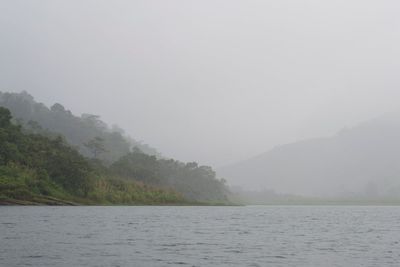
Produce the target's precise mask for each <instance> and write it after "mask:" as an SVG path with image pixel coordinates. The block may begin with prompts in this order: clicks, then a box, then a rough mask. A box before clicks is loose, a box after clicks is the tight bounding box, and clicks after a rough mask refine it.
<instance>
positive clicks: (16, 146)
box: [0, 92, 230, 205]
mask: <svg viewBox="0 0 400 267" xmlns="http://www.w3.org/2000/svg"><path fill="white" fill-rule="evenodd" d="M0 106H1V107H0V203H2V204H49V205H73V204H105V205H107V204H127V205H140V204H227V203H229V194H230V193H229V190H228V188H227V186H226V185H225V180H224V179H218V178H217V177H216V173H215V172H214V171H213V169H212V168H211V167H208V166H199V165H198V164H197V163H196V162H189V163H183V162H180V161H177V160H174V159H169V158H165V157H162V156H161V155H160V153H158V152H157V151H156V150H155V149H154V148H151V147H150V146H148V145H143V144H141V143H139V142H137V141H135V140H134V139H133V138H131V137H129V136H126V135H124V134H123V131H122V130H120V129H118V130H116V129H113V128H110V127H108V125H107V124H106V123H104V122H102V121H101V120H100V118H99V117H98V116H95V115H83V116H81V117H77V116H74V115H73V114H72V113H71V112H70V111H68V110H66V109H65V108H64V107H63V106H62V105H60V104H55V105H54V106H52V107H51V108H50V109H49V108H47V107H46V106H45V105H43V104H40V103H37V102H35V101H34V99H33V97H32V96H30V95H29V94H28V93H26V92H23V93H20V94H15V93H1V94H0ZM114 128H116V127H114Z"/></svg>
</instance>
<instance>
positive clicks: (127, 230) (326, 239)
mask: <svg viewBox="0 0 400 267" xmlns="http://www.w3.org/2000/svg"><path fill="white" fill-rule="evenodd" d="M0 266H379V267H380V266H396V267H397V266H400V208H399V207H316V206H314V207H313V206H311V207H296V206H293V207H278V206H248V207H0Z"/></svg>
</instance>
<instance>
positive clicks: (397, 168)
mask: <svg viewBox="0 0 400 267" xmlns="http://www.w3.org/2000/svg"><path fill="white" fill-rule="evenodd" d="M218 174H219V175H220V176H221V177H225V178H226V179H227V180H228V181H229V182H230V183H232V184H236V185H239V186H245V187H246V186H247V187H249V186H248V185H250V187H251V188H252V189H255V188H268V189H274V190H276V191H277V192H280V193H291V194H299V195H306V196H351V195H365V196H371V197H385V196H390V197H393V196H400V114H398V113H392V114H385V115H383V116H380V117H378V118H375V119H372V120H369V121H366V122H364V123H361V124H360V125H358V126H355V127H353V128H349V129H344V130H342V131H340V132H338V133H337V134H336V135H334V136H332V137H329V138H319V139H310V140H305V141H300V142H296V143H292V144H286V145H281V146H277V147H276V148H274V149H272V150H270V151H268V152H266V153H264V154H261V155H259V156H257V157H254V158H252V159H249V160H246V161H242V162H239V163H237V164H233V165H231V166H228V167H224V168H221V169H219V170H218Z"/></svg>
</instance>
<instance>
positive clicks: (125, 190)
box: [0, 107, 183, 204]
mask: <svg viewBox="0 0 400 267" xmlns="http://www.w3.org/2000/svg"><path fill="white" fill-rule="evenodd" d="M92 165H93V164H92V163H91V162H90V161H89V160H87V159H86V158H84V157H83V156H82V155H81V154H79V152H78V151H76V150H75V149H74V148H72V147H71V146H69V145H68V144H67V143H66V142H65V141H64V140H63V139H62V138H61V137H56V138H48V137H45V136H41V135H38V134H25V133H23V132H22V131H21V126H16V125H14V124H12V123H11V114H10V111H9V110H7V109H5V108H3V107H0V200H2V201H3V202H4V201H6V200H7V201H9V200H10V199H11V200H24V201H30V202H42V203H56V202H57V201H61V200H72V201H76V202H84V203H127V204H140V203H143V204H155V203H160V204H162V203H176V202H182V201H183V198H182V197H181V196H180V194H178V193H174V192H173V191H169V190H161V189H157V188H154V187H149V186H143V185H139V184H137V183H135V182H127V181H122V180H120V179H119V178H118V177H114V178H104V177H102V176H100V175H99V173H98V172H96V171H95V170H94V167H93V166H92ZM106 168H107V167H104V169H106ZM54 198H56V199H58V200H57V201H56V200H55V199H54Z"/></svg>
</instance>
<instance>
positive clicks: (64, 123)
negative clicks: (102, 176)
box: [0, 92, 159, 163]
mask: <svg viewBox="0 0 400 267" xmlns="http://www.w3.org/2000/svg"><path fill="white" fill-rule="evenodd" d="M0 106H2V107H5V108H7V109H9V110H10V111H11V114H12V116H13V118H14V119H15V120H16V121H17V122H18V124H21V125H22V126H23V127H24V128H26V129H29V130H31V131H34V132H35V133H40V134H47V135H51V133H55V134H61V135H63V136H64V137H65V138H66V140H67V142H68V143H69V144H71V145H73V146H75V147H77V149H78V150H79V152H80V153H81V154H83V155H84V156H87V157H93V153H92V152H91V151H90V150H89V149H88V148H87V146H85V144H87V143H88V142H90V141H91V140H93V139H94V138H96V137H100V138H102V139H103V140H104V153H101V155H99V158H100V159H101V160H103V161H105V162H107V163H111V162H114V161H116V160H118V159H119V158H120V157H122V156H124V155H125V154H127V153H128V152H129V151H130V149H131V148H132V147H137V148H139V149H140V150H141V151H142V152H144V153H146V154H149V155H157V156H159V153H158V152H157V151H156V150H155V149H154V148H152V147H150V146H148V145H145V144H141V143H140V142H137V141H136V140H135V139H133V138H132V137H130V136H128V135H125V134H124V131H123V130H122V129H120V128H118V127H109V126H108V125H107V124H106V123H105V122H103V121H101V119H100V117H99V116H97V115H92V114H82V115H81V116H75V115H74V114H72V112H71V111H69V110H67V109H66V108H64V106H63V105H61V104H59V103H56V104H54V105H53V106H51V107H50V108H49V107H47V106H45V105H44V104H42V103H38V102H36V101H35V99H34V98H33V96H31V95H29V94H28V93H27V92H22V93H7V92H5V93H3V92H0Z"/></svg>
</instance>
